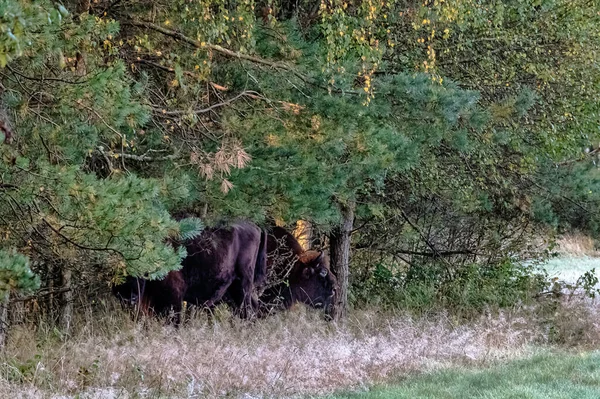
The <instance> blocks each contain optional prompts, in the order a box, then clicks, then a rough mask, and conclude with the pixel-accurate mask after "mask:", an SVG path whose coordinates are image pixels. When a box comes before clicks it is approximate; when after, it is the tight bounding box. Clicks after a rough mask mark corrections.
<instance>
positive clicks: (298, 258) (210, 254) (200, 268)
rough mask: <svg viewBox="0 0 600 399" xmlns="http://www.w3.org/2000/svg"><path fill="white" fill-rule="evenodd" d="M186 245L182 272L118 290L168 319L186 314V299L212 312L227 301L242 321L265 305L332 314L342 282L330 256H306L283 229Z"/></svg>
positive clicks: (207, 237)
mask: <svg viewBox="0 0 600 399" xmlns="http://www.w3.org/2000/svg"><path fill="white" fill-rule="evenodd" d="M183 245H185V246H186V249H187V253H188V255H187V257H186V258H185V259H184V260H183V262H182V268H181V270H180V271H173V272H170V273H169V274H168V275H167V276H166V277H165V279H163V280H159V281H148V280H144V279H135V278H131V277H129V278H128V279H127V280H126V282H125V283H124V284H121V285H119V286H116V287H115V288H114V289H113V291H114V292H115V293H116V294H117V296H118V297H119V298H120V299H121V300H122V301H124V302H129V303H130V304H136V303H138V302H139V304H140V307H141V309H142V310H145V311H150V312H153V313H155V314H162V315H164V314H168V312H169V311H170V310H171V309H172V310H174V311H176V312H180V311H181V302H182V300H185V301H187V302H188V303H190V304H194V305H197V306H202V307H208V308H210V307H213V306H214V305H216V304H217V303H218V302H220V301H227V302H229V303H232V304H233V305H234V307H235V308H236V309H237V310H239V311H240V314H241V316H242V317H248V316H250V315H252V314H254V311H255V310H256V309H257V308H258V305H259V302H260V303H262V305H263V306H262V309H263V310H271V309H273V308H274V307H283V308H289V307H291V306H292V305H293V304H294V303H296V302H301V303H305V304H307V305H309V306H313V307H315V308H324V309H325V310H326V311H327V312H329V311H330V310H331V305H332V299H333V297H334V294H335V287H336V286H337V282H336V279H335V277H334V276H333V274H332V273H331V271H330V270H329V267H328V266H327V262H326V260H325V257H324V256H323V254H322V253H321V252H317V251H304V250H303V249H302V247H301V246H300V244H299V243H298V241H297V240H296V239H295V238H294V236H293V235H292V234H290V233H289V232H287V231H286V230H285V229H283V228H281V227H275V228H273V229H271V231H270V232H269V234H266V232H265V231H264V230H261V229H260V228H259V227H258V226H256V225H254V224H252V223H250V222H239V223H236V224H233V225H232V226H229V227H220V228H213V229H206V230H204V231H203V233H202V234H201V235H200V236H198V237H196V238H194V239H192V240H188V241H186V242H184V243H183ZM259 297H260V298H259ZM140 298H141V299H140ZM175 322H176V323H179V317H176V318H175Z"/></svg>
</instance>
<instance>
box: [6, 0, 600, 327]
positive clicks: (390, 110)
mask: <svg viewBox="0 0 600 399" xmlns="http://www.w3.org/2000/svg"><path fill="white" fill-rule="evenodd" d="M599 19H600V4H598V2H596V1H566V0H549V1H539V0H526V1H518V2H517V1H508V2H506V1H472V0H447V1H437V0H436V1H425V2H419V1H401V0H398V1H394V0H392V1H384V0H368V1H359V2H346V1H338V0H331V1H330V0H323V1H314V0H313V1H298V2H288V1H280V2H278V1H270V0H269V1H258V2H255V1H253V0H241V1H232V2H224V1H220V0H198V1H196V0H177V1H166V0H165V1H162V0H159V1H147V0H135V1H128V2H120V1H112V0H110V1H109V0H99V1H94V2H89V1H84V0H77V1H75V0H72V1H66V2H64V3H62V4H60V3H55V2H53V1H50V0H40V1H36V2H28V1H21V0H0V24H1V27H2V29H1V32H2V33H1V34H0V66H1V67H2V69H0V79H1V84H2V86H1V92H0V95H1V98H2V115H1V118H0V119H1V123H2V124H1V126H0V128H1V129H0V130H1V131H2V135H3V139H4V143H3V144H2V147H1V148H0V151H1V153H2V162H1V163H0V168H1V176H2V180H1V182H0V199H1V201H0V229H1V231H0V234H1V237H2V241H1V245H2V252H0V262H1V263H0V270H1V272H2V274H1V275H0V289H1V293H2V295H4V297H5V298H9V294H10V297H11V298H13V299H16V300H19V301H20V299H22V298H20V297H19V296H20V295H25V294H26V293H27V292H28V291H31V292H32V293H33V295H32V298H36V299H37V300H38V301H39V303H46V302H47V303H48V304H47V305H44V306H48V309H49V310H48V311H47V314H48V315H50V317H52V318H54V319H56V320H61V321H62V322H63V324H64V326H66V327H68V325H69V318H70V313H71V312H72V309H71V308H70V307H69V306H68V304H69V303H70V302H71V301H72V291H73V287H83V286H85V287H91V286H98V287H106V286H107V285H108V283H110V282H115V281H118V280H119V279H122V278H123V277H124V276H125V275H133V276H148V277H150V278H160V277H162V276H164V275H165V274H166V273H167V272H168V271H170V270H174V269H177V268H179V267H180V259H181V257H182V256H185V253H182V252H181V251H180V252H175V251H173V249H172V248H171V247H170V246H169V245H168V244H167V242H168V241H169V240H167V238H169V237H175V236H178V235H179V236H183V237H186V236H190V235H192V234H193V233H194V232H197V231H199V230H200V229H201V228H202V225H201V223H200V222H199V221H197V220H187V221H184V222H182V223H177V222H175V221H174V220H173V219H172V218H171V216H170V213H171V212H173V211H176V210H179V209H182V208H186V209H193V210H196V212H197V213H198V215H200V216H201V217H202V219H203V220H202V223H205V224H210V223H212V222H215V221H217V220H219V219H222V218H226V219H227V218H230V219H232V218H237V217H244V218H250V219H253V220H255V221H257V222H258V223H259V224H263V225H264V224H268V223H272V222H273V221H277V222H283V223H287V224H292V223H294V222H295V221H296V220H307V221H309V222H310V223H311V225H312V227H313V235H312V237H313V238H314V244H315V245H324V246H326V247H328V248H329V250H330V254H331V263H332V269H333V270H334V272H335V273H336V274H337V276H338V280H339V281H340V282H341V283H342V286H341V290H340V293H339V295H340V298H339V299H340V300H341V303H342V304H344V305H342V306H340V309H339V312H338V314H339V315H343V313H344V311H345V303H346V300H345V298H346V296H347V295H348V286H347V284H353V290H351V292H350V297H351V299H354V300H355V301H361V300H372V299H373V298H378V301H379V300H381V298H383V300H384V301H387V302H386V303H396V304H399V303H404V304H410V303H411V301H410V300H408V301H405V302H402V300H401V299H402V298H404V299H406V297H407V295H408V296H409V295H410V293H418V294H419V295H421V299H422V300H421V302H419V306H421V305H428V304H429V305H431V306H438V305H440V304H449V305H455V304H457V303H458V302H460V301H466V302H465V303H463V302H460V305H465V306H468V305H469V304H471V303H476V304H477V305H478V306H481V305H482V304H486V303H489V302H493V303H495V304H498V305H505V304H507V303H508V302H510V301H514V300H517V299H519V298H523V297H524V296H526V295H528V294H529V293H530V292H531V290H535V289H537V288H539V286H538V283H539V281H538V280H537V279H536V278H534V277H528V276H530V274H529V271H527V270H523V269H521V268H519V267H518V266H517V262H518V261H520V260H522V259H526V258H540V257H543V256H546V255H547V253H548V251H547V249H548V248H549V246H548V243H542V242H541V240H540V239H541V238H548V237H550V238H551V237H552V236H553V234H554V233H555V232H557V231H564V230H570V229H579V230H583V231H584V232H586V233H590V234H595V233H596V232H597V230H598V226H599V225H598V223H599V219H598V216H597V209H598V207H597V205H598V203H599V202H600V192H599V191H598V177H597V169H596V164H595V157H596V155H597V151H598V147H597V143H598V140H599V137H598V136H599V135H598V133H599V132H598V126H599V122H600V121H599V120H598V118H599V117H598V107H600V101H598V92H599V88H600V87H599V86H600V73H599V71H598V65H599V64H598V57H599V53H598V51H599V44H598V43H600V41H599V40H598V39H599V35H600V33H599V32H598V30H597V29H596V28H595V27H597V26H598V22H600V21H599ZM350 255H352V257H350ZM349 265H350V266H349ZM31 271H33V273H32V272H31ZM515 277H516V278H515ZM474 281H477V282H478V284H475V285H474V284H472V283H473V282H474ZM511 281H512V282H513V283H510V282H511ZM465 287H468V288H469V290H471V291H472V293H470V294H469V298H468V299H465V297H464V295H463V294H464V292H465V290H466V288H465ZM471 291H469V292H471ZM499 292H500V293H499ZM424 293H425V294H424ZM461 293H463V294H461ZM471 294H472V295H471ZM461 295H462V296H461ZM48 298H51V300H48ZM423 298H424V299H423ZM453 298H455V299H456V300H455V299H453ZM57 300H58V302H60V303H62V304H63V306H59V310H58V311H55V310H54V307H53V305H54V302H56V301H57ZM8 301H10V299H8ZM8 301H7V300H5V301H4V303H5V305H4V307H5V308H6V304H7V303H8ZM457 301H458V302H457ZM19 303H21V302H19Z"/></svg>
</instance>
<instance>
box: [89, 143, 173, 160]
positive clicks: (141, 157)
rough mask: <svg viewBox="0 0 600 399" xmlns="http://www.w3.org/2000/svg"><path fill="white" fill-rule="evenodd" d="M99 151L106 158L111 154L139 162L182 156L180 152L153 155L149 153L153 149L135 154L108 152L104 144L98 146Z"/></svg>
mask: <svg viewBox="0 0 600 399" xmlns="http://www.w3.org/2000/svg"><path fill="white" fill-rule="evenodd" d="M97 149H98V152H99V153H100V154H102V155H103V156H104V157H105V158H107V159H110V157H111V156H113V157H114V156H117V157H119V158H123V159H131V160H133V161H138V162H162V161H173V160H175V159H178V158H180V157H181V156H180V154H179V152H175V153H174V154H171V155H165V156H163V157H151V156H149V155H148V154H149V153H150V152H151V151H152V150H148V151H147V152H146V153H145V154H143V155H134V154H127V153H124V152H114V151H109V152H108V153H107V152H106V151H104V148H103V147H102V146H99V147H97Z"/></svg>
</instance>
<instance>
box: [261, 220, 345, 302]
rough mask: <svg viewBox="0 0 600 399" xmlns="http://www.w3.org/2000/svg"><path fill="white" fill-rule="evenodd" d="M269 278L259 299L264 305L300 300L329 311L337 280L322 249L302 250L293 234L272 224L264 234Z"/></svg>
mask: <svg viewBox="0 0 600 399" xmlns="http://www.w3.org/2000/svg"><path fill="white" fill-rule="evenodd" d="M267 270H268V274H269V279H268V280H269V281H268V283H267V287H266V289H265V291H264V293H263V294H262V296H261V302H262V303H263V304H265V305H266V306H267V308H273V307H274V306H278V305H279V306H283V307H284V308H286V309H288V308H290V307H291V306H292V305H293V304H294V303H297V302H300V303H304V304H306V305H309V306H312V307H314V308H322V309H324V310H325V311H326V313H327V314H330V313H331V311H332V308H333V303H332V301H333V298H334V296H335V289H336V287H337V280H336V278H335V276H334V275H333V273H331V270H329V265H328V262H327V259H326V257H325V256H324V254H323V252H318V251H312V250H309V251H304V249H303V248H302V246H301V245H300V243H298V241H297V240H296V238H295V237H294V236H293V235H292V234H291V233H289V232H288V231H286V230H285V229H284V228H282V227H274V228H272V229H271V231H270V232H269V236H268V238H267Z"/></svg>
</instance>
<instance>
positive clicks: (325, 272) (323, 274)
mask: <svg viewBox="0 0 600 399" xmlns="http://www.w3.org/2000/svg"><path fill="white" fill-rule="evenodd" d="M319 276H321V277H327V269H325V268H323V269H321V271H320V272H319Z"/></svg>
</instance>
